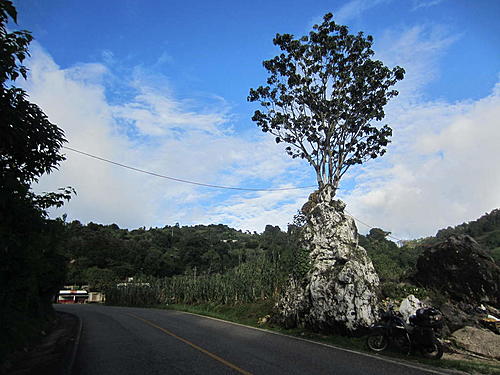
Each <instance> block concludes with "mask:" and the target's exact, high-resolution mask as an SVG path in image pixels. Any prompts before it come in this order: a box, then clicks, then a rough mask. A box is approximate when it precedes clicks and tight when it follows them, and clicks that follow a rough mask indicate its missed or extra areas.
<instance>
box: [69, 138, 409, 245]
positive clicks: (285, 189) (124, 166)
mask: <svg viewBox="0 0 500 375" xmlns="http://www.w3.org/2000/svg"><path fill="white" fill-rule="evenodd" d="M62 147H63V148H65V149H66V150H70V151H73V152H76V153H78V154H81V155H85V156H88V157H90V158H93V159H97V160H100V161H104V162H106V163H109V164H113V165H116V166H119V167H122V168H126V169H130V170H132V171H135V172H140V173H144V174H148V175H150V176H155V177H160V178H164V179H167V180H171V181H176V182H182V183H185V184H191V185H197V186H205V187H210V188H215V189H226V190H239V191H287V190H300V189H310V188H315V187H316V185H311V186H299V187H293V188H275V189H264V188H243V187H235V186H221V185H212V184H205V183H202V182H196V181H190V180H184V179H182V178H177V177H171V176H166V175H162V174H159V173H155V172H150V171H146V170H144V169H140V168H136V167H131V166H130V165H126V164H122V163H118V162H116V161H113V160H109V159H105V158H102V157H100V156H97V155H92V154H89V153H88V152H84V151H80V150H77V149H74V148H72V147H68V146H62ZM345 212H346V213H347V214H348V215H351V216H352V217H353V218H354V220H356V221H357V222H359V223H361V224H363V225H365V226H367V227H368V228H370V229H373V228H375V227H374V226H372V225H369V224H367V223H365V222H363V221H361V220H359V219H358V218H356V217H355V216H354V215H353V214H351V213H349V212H348V211H347V210H345ZM387 237H390V238H393V239H395V240H397V241H401V240H400V239H399V238H396V237H394V236H391V235H390V234H389V235H388V236H387Z"/></svg>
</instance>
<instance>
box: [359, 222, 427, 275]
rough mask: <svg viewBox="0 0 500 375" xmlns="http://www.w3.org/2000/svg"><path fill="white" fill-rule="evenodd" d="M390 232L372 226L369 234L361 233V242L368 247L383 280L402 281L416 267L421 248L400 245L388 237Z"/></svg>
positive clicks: (368, 251)
mask: <svg viewBox="0 0 500 375" xmlns="http://www.w3.org/2000/svg"><path fill="white" fill-rule="evenodd" d="M389 234H390V233H389V232H385V231H383V230H382V229H380V228H372V229H371V230H370V233H369V234H368V235H366V236H363V235H359V244H360V245H361V246H363V247H364V248H365V249H366V251H367V253H368V256H369V257H370V259H371V260H372V262H373V266H374V267H375V270H376V271H377V274H378V275H379V277H380V280H381V281H382V282H384V281H402V280H403V279H405V278H406V277H407V276H408V274H409V273H411V272H412V271H413V270H414V269H415V266H416V264H417V258H418V256H419V255H420V253H421V249H420V248H419V247H412V246H403V247H398V246H397V245H396V244H395V243H394V242H392V241H390V240H388V239H386V236H387V235H389Z"/></svg>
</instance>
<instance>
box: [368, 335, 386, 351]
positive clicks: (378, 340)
mask: <svg viewBox="0 0 500 375" xmlns="http://www.w3.org/2000/svg"><path fill="white" fill-rule="evenodd" d="M366 344H367V345H368V347H369V348H370V349H371V350H373V351H374V352H381V351H382V350H384V349H386V348H387V345H389V340H387V337H386V336H384V335H382V334H380V333H372V334H371V335H370V336H368V337H367V339H366Z"/></svg>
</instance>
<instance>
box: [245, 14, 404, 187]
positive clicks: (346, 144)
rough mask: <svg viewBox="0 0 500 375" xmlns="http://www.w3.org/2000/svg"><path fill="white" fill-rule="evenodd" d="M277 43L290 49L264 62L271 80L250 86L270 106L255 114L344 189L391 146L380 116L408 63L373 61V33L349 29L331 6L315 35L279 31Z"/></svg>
mask: <svg viewBox="0 0 500 375" xmlns="http://www.w3.org/2000/svg"><path fill="white" fill-rule="evenodd" d="M273 43H274V44H275V45H276V46H279V47H280V49H281V50H282V51H283V52H282V53H281V54H280V55H278V56H276V57H274V58H272V59H270V60H266V61H264V62H263V65H264V67H265V68H266V70H267V71H268V73H269V77H268V78H267V82H266V83H267V84H266V85H265V86H259V87H258V88H257V89H250V95H249V96H248V100H249V101H251V102H260V104H261V106H262V107H263V108H264V110H263V111H261V110H257V111H255V113H254V115H253V117H252V120H253V121H255V122H256V123H257V125H258V126H260V127H261V128H262V131H264V132H269V133H271V134H272V135H274V136H275V137H276V138H275V139H276V142H277V143H279V142H285V143H287V144H288V146H287V147H286V152H287V153H288V155H290V156H291V157H292V158H297V157H300V158H303V159H306V160H307V161H308V162H309V164H311V165H312V166H313V168H314V170H315V171H316V177H317V182H318V185H319V187H322V186H324V185H325V184H330V185H332V186H333V187H334V188H335V189H337V187H338V184H339V181H340V179H341V177H342V176H343V175H344V174H345V173H346V171H347V170H348V169H349V167H351V166H352V165H355V164H361V163H363V162H365V161H366V160H368V159H371V158H376V157H378V156H381V155H383V154H384V153H385V151H386V148H385V147H386V146H387V144H388V143H389V138H390V136H391V135H392V130H391V128H390V127H389V126H387V125H384V126H381V127H377V126H375V125H374V124H373V122H372V121H374V120H375V121H381V120H382V119H383V118H384V117H385V113H384V106H385V105H386V104H387V102H388V100H389V99H390V98H392V97H394V96H396V95H397V94H398V92H397V91H396V90H394V89H392V88H391V87H392V86H393V85H394V84H395V83H396V82H397V81H399V80H401V79H403V77H404V73H405V72H404V69H403V68H401V67H399V66H396V67H395V68H392V69H390V68H388V67H386V66H385V65H384V64H383V63H382V62H381V61H378V60H372V58H371V57H372V56H373V54H374V52H373V50H372V49H371V46H372V43H373V38H372V37H371V36H366V37H365V36H364V34H363V33H362V32H360V33H358V34H357V35H352V34H349V32H348V28H347V27H346V26H341V25H337V24H336V23H335V22H334V21H333V16H332V14H331V13H328V14H326V15H325V16H324V18H323V23H322V24H321V25H314V26H313V30H312V31H311V32H310V33H309V35H308V36H303V37H301V38H300V39H295V38H294V36H293V35H290V34H276V37H275V38H274V40H273Z"/></svg>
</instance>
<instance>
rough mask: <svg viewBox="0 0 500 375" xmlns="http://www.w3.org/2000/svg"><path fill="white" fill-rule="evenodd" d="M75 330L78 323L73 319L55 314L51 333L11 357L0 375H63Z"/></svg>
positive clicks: (3, 366)
mask: <svg viewBox="0 0 500 375" xmlns="http://www.w3.org/2000/svg"><path fill="white" fill-rule="evenodd" d="M78 330H79V321H78V318H77V317H76V316H74V315H72V314H67V313H63V312H59V311H58V312H57V321H56V324H55V326H54V327H53V328H52V330H51V331H50V332H49V333H48V334H47V335H45V336H44V337H43V338H42V339H41V341H40V342H39V343H38V344H36V345H34V346H33V347H32V348H29V349H24V350H20V351H17V352H14V353H12V354H11V355H10V356H9V357H8V358H7V360H6V361H5V363H4V364H3V365H2V367H1V368H0V374H5V375H35V374H36V375H40V374H55V375H57V374H64V371H65V369H66V368H67V367H68V365H69V362H70V359H71V355H72V352H73V348H74V345H75V340H76V337H77V334H78Z"/></svg>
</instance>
